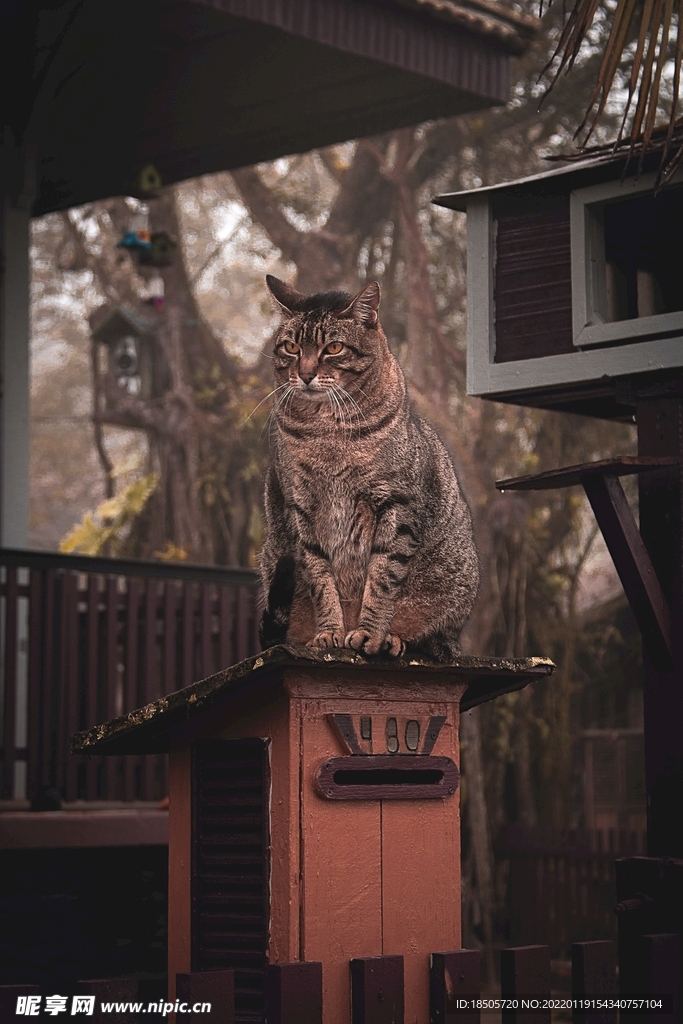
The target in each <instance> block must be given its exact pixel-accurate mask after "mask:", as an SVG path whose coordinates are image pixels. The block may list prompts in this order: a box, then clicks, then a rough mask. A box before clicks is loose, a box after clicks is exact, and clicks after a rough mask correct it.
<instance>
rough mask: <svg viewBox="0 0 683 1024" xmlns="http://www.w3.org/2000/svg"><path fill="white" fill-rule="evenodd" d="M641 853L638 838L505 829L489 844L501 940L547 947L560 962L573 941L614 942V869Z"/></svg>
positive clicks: (642, 840) (627, 834) (642, 836)
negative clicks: (499, 893)
mask: <svg viewBox="0 0 683 1024" xmlns="http://www.w3.org/2000/svg"><path fill="white" fill-rule="evenodd" d="M645 852H646V835H645V833H643V832H621V831H620V832H617V831H615V830H613V831H610V832H601V831H578V830H574V831H569V830H568V831H562V832H560V831H556V830H552V829H544V828H537V829H529V828H523V827H522V826H518V825H510V826H508V827H507V828H505V829H504V830H503V832H502V833H501V835H500V836H499V839H498V842H497V843H496V861H497V866H498V871H499V872H501V874H502V876H503V880H504V885H505V890H506V901H505V916H506V920H505V921H504V923H503V928H504V931H505V933H506V934H507V937H508V939H509V940H510V941H513V942H518V943H524V944H527V943H538V942H542V943H547V944H548V945H549V946H550V948H551V951H552V954H553V956H554V957H560V958H566V957H568V956H569V950H570V947H571V944H572V943H573V942H576V941H578V939H579V938H582V939H616V931H617V925H616V916H615V914H614V905H615V903H616V888H615V877H614V861H615V858H617V857H633V856H641V855H644V854H645Z"/></svg>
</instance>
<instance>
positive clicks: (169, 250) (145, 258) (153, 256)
mask: <svg viewBox="0 0 683 1024" xmlns="http://www.w3.org/2000/svg"><path fill="white" fill-rule="evenodd" d="M177 248H178V246H177V244H176V243H175V242H174V241H173V239H172V238H171V237H170V235H168V234H166V232H165V231H155V232H154V234H153V235H152V236H151V239H150V245H149V247H145V248H141V249H140V251H139V253H138V256H139V259H140V263H141V264H142V265H143V266H150V267H170V266H172V264H173V261H174V260H175V252H176V249H177Z"/></svg>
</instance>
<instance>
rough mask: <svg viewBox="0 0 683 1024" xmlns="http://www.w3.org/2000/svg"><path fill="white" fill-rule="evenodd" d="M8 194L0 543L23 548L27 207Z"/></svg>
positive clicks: (4, 201)
mask: <svg viewBox="0 0 683 1024" xmlns="http://www.w3.org/2000/svg"><path fill="white" fill-rule="evenodd" d="M1 152H2V150H1V149H0V153H1ZM3 155H5V156H7V152H6V151H5V154H3ZM7 193H8V190H7V189H3V190H2V192H0V375H1V376H0V386H1V388H2V392H1V394H0V546H2V547H11V548H25V547H26V543H27V535H28V501H29V457H30V453H29V331H30V325H29V284H30V270H29V225H30V217H31V211H30V202H29V201H28V200H27V199H25V198H22V199H20V200H19V202H18V203H17V201H16V200H15V201H13V200H12V197H11V196H10V195H8V194H7Z"/></svg>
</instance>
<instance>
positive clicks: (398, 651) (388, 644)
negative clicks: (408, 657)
mask: <svg viewBox="0 0 683 1024" xmlns="http://www.w3.org/2000/svg"><path fill="white" fill-rule="evenodd" d="M382 650H383V651H385V652H386V653H387V654H388V655H389V657H390V658H400V657H401V655H402V654H405V653H406V644H405V640H403V639H402V638H401V637H400V636H399V635H398V633H387V635H386V636H385V638H384V645H383V647H382Z"/></svg>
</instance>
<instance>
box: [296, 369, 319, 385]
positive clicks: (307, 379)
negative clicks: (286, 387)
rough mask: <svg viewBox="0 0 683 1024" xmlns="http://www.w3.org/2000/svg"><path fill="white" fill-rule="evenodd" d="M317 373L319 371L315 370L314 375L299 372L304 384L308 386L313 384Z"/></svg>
mask: <svg viewBox="0 0 683 1024" xmlns="http://www.w3.org/2000/svg"><path fill="white" fill-rule="evenodd" d="M317 372H318V371H317V370H314V371H313V373H302V372H301V371H299V376H300V377H301V379H302V381H303V382H304V384H306V385H308V384H310V383H311V381H312V380H313V378H314V377H315V376H316V374H317Z"/></svg>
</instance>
